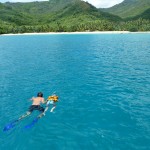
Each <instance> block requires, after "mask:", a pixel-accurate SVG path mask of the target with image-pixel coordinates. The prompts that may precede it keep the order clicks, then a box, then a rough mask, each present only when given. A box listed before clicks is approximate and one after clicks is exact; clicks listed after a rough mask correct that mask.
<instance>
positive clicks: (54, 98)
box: [43, 95, 58, 115]
mask: <svg viewBox="0 0 150 150" xmlns="http://www.w3.org/2000/svg"><path fill="white" fill-rule="evenodd" d="M56 102H58V96H57V95H52V96H49V97H48V99H47V100H46V108H45V110H44V113H43V115H45V112H46V111H47V110H48V108H49V106H50V105H52V106H53V107H52V108H51V110H50V112H53V111H54V109H55V108H56Z"/></svg>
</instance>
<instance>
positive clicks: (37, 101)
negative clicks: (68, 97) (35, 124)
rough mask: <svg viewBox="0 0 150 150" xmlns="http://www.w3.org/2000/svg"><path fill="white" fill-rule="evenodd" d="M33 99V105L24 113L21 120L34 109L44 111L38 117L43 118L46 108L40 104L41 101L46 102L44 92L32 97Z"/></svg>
mask: <svg viewBox="0 0 150 150" xmlns="http://www.w3.org/2000/svg"><path fill="white" fill-rule="evenodd" d="M31 100H32V101H33V102H32V105H31V106H30V107H29V109H28V111H27V112H26V114H24V115H22V116H21V117H20V118H19V119H18V120H21V119H23V118H25V117H27V116H29V115H30V114H31V113H32V112H33V111H34V110H38V111H40V112H42V113H41V114H40V115H39V116H38V118H41V117H42V116H43V114H44V108H43V107H42V106H40V104H41V103H43V104H44V103H46V102H45V101H44V98H43V93H42V92H39V93H38V94H37V97H32V98H31Z"/></svg>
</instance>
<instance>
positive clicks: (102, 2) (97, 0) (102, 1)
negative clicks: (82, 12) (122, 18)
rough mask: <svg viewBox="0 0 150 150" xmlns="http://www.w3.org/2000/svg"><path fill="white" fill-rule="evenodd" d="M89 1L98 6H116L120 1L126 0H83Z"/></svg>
mask: <svg viewBox="0 0 150 150" xmlns="http://www.w3.org/2000/svg"><path fill="white" fill-rule="evenodd" d="M83 1H86V2H89V3H90V4H92V5H94V6H95V7H97V8H107V7H111V6H114V5H116V4H118V3H121V2H123V1H124V0H83Z"/></svg>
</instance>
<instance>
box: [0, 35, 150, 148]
mask: <svg viewBox="0 0 150 150" xmlns="http://www.w3.org/2000/svg"><path fill="white" fill-rule="evenodd" d="M39 91H42V92H43V93H44V97H45V98H47V97H48V96H49V95H51V94H52V93H56V94H57V95H59V102H58V103H57V107H56V109H55V110H54V112H53V113H51V112H50V109H49V110H48V111H47V112H46V115H45V116H44V117H42V118H41V119H40V120H39V121H38V122H37V123H36V124H35V125H34V126H33V127H32V128H30V129H24V126H25V125H27V124H29V123H31V122H32V120H33V119H34V118H35V117H36V116H37V115H39V112H38V111H34V112H33V113H32V115H31V116H30V117H28V118H25V119H24V120H22V121H20V122H18V123H17V124H16V126H15V127H14V128H12V129H11V130H9V131H7V132H3V128H4V126H5V125H7V124H8V123H10V122H11V121H13V120H15V119H17V118H18V117H19V116H20V115H22V114H24V113H25V112H26V111H27V110H28V108H29V106H30V105H31V101H30V98H31V97H32V96H36V95H37V92H39ZM0 97H1V99H0V150H149V149H150V34H58V35H19V36H0ZM43 107H44V105H43Z"/></svg>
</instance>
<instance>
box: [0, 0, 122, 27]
mask: <svg viewBox="0 0 150 150" xmlns="http://www.w3.org/2000/svg"><path fill="white" fill-rule="evenodd" d="M0 14H1V15H0V20H2V21H5V22H8V23H14V24H16V25H39V24H47V23H54V22H61V23H81V22H82V23H85V22H89V21H94V20H110V21H119V20H121V18H119V17H118V16H115V15H111V14H108V13H106V12H102V11H100V10H98V9H96V8H95V7H94V6H92V5H90V4H89V3H86V2H83V1H81V0H50V1H49V2H31V3H5V4H1V5H0Z"/></svg>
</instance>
